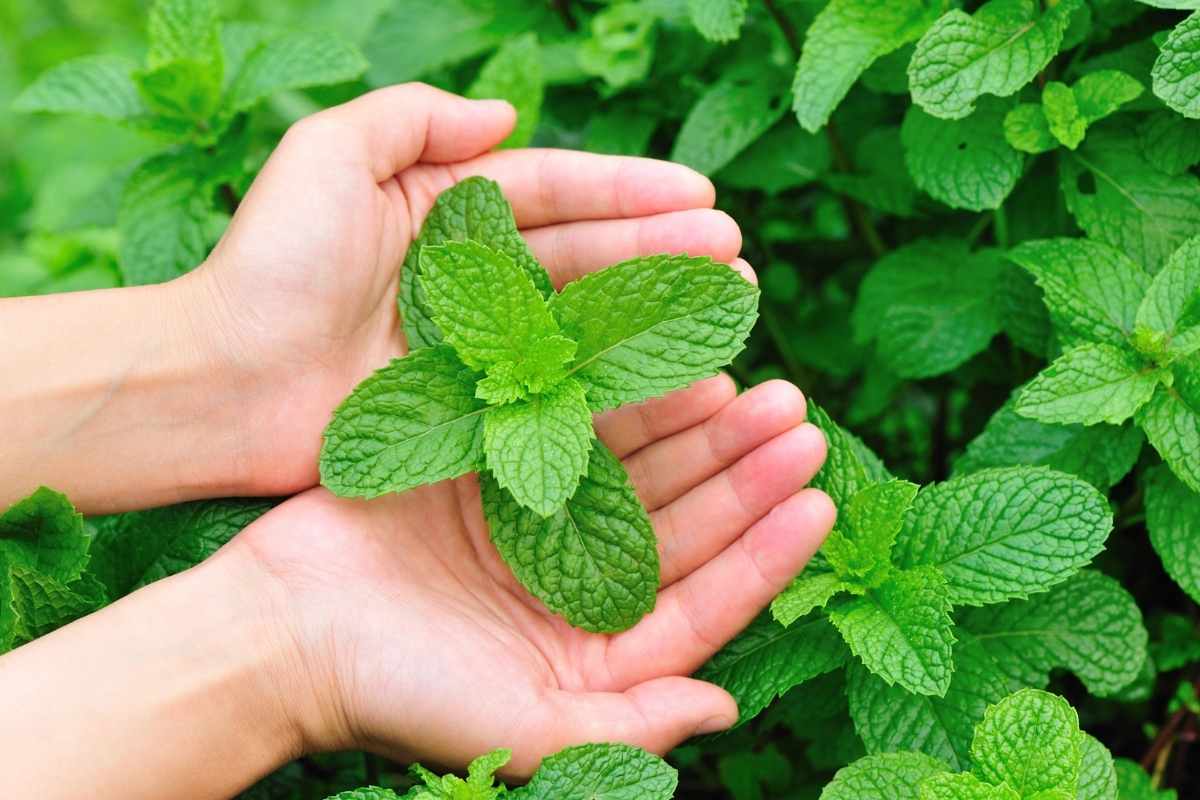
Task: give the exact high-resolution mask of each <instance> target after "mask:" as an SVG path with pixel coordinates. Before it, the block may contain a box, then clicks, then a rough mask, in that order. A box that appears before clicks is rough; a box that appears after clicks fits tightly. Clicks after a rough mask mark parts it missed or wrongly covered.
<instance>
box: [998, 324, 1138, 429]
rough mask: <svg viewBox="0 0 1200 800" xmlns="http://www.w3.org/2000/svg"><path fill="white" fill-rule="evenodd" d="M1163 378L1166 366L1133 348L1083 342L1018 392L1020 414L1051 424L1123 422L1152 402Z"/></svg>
mask: <svg viewBox="0 0 1200 800" xmlns="http://www.w3.org/2000/svg"><path fill="white" fill-rule="evenodd" d="M1161 382H1162V371H1161V370H1159V369H1156V368H1152V367H1147V366H1146V365H1144V364H1143V363H1142V362H1141V360H1140V359H1139V358H1137V357H1136V356H1134V355H1133V354H1132V353H1130V352H1129V351H1128V350H1124V349H1121V348H1118V347H1114V346H1113V345H1110V344H1084V345H1080V346H1079V347H1076V348H1074V349H1073V350H1068V351H1067V352H1066V353H1063V355H1062V356H1060V357H1059V358H1058V359H1057V360H1056V361H1055V362H1054V363H1052V364H1051V365H1050V366H1048V367H1046V369H1044V370H1042V372H1041V373H1040V374H1039V375H1038V376H1037V377H1036V378H1034V379H1033V380H1032V381H1030V383H1029V384H1028V385H1027V386H1026V387H1025V388H1024V389H1023V390H1022V391H1021V394H1020V395H1019V396H1018V397H1017V413H1019V414H1021V415H1022V416H1025V417H1030V418H1032V419H1036V420H1039V421H1041V422H1048V423H1059V424H1068V425H1069V424H1072V423H1079V424H1081V425H1095V424H1096V423H1098V422H1107V423H1109V424H1112V425H1120V424H1121V423H1122V422H1124V421H1125V420H1127V419H1129V418H1130V417H1131V416H1133V414H1134V413H1135V412H1136V411H1137V410H1138V409H1139V408H1141V407H1142V406H1144V405H1146V403H1147V402H1149V400H1150V397H1151V396H1152V395H1153V394H1154V393H1155V391H1154V390H1155V388H1156V387H1157V386H1158V385H1159V384H1160V383H1161ZM1143 427H1144V426H1143ZM1151 441H1153V439H1152V440H1151Z"/></svg>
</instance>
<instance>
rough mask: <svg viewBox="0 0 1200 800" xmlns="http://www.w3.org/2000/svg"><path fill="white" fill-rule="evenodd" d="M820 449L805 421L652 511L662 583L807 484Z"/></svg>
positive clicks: (820, 456)
mask: <svg viewBox="0 0 1200 800" xmlns="http://www.w3.org/2000/svg"><path fill="white" fill-rule="evenodd" d="M825 447H826V444H825V437H824V436H823V435H822V434H821V432H820V431H819V430H817V428H816V427H814V426H813V425H809V424H807V423H805V424H803V425H800V426H799V427H796V428H792V429H791V430H789V431H786V432H785V433H781V434H780V435H778V436H776V437H775V438H774V439H771V440H770V441H769V442H767V443H766V444H763V445H762V446H760V447H759V448H757V449H756V450H754V451H753V452H751V453H750V454H749V455H747V456H745V457H744V458H742V460H741V461H739V462H737V463H736V464H734V465H733V466H732V467H730V468H728V469H726V470H725V471H723V472H721V473H719V474H717V475H715V476H713V477H712V478H709V479H708V480H707V481H705V482H704V483H702V484H700V485H699V486H697V487H696V488H695V489H693V490H692V491H690V492H688V493H687V494H685V495H684V496H683V497H681V498H679V499H678V500H676V501H675V502H674V503H671V504H670V505H667V506H664V507H663V508H660V509H658V510H657V511H655V512H654V513H652V514H651V515H650V519H651V521H652V523H653V525H654V531H655V534H656V535H657V536H658V549H659V553H660V557H661V562H662V582H663V585H664V586H670V585H671V584H673V583H675V581H677V580H680V579H681V578H683V577H685V576H687V575H689V574H691V572H692V571H693V570H695V569H697V568H698V567H700V566H701V565H702V564H705V563H706V562H708V561H709V560H710V559H711V558H713V557H714V556H716V555H717V554H718V553H720V552H721V551H722V550H723V549H724V548H725V547H727V546H728V545H729V543H730V542H733V541H735V540H737V538H738V537H739V536H741V535H742V534H743V533H744V532H745V531H746V530H747V529H748V528H749V527H750V526H751V525H753V524H754V523H755V522H757V521H758V520H760V519H762V517H764V516H765V515H766V514H768V513H770V511H771V510H772V509H773V508H775V506H776V505H778V504H779V503H782V502H784V501H785V500H786V499H787V498H789V497H791V496H792V495H793V494H795V493H796V492H798V491H800V490H801V489H802V488H804V487H805V486H807V485H808V483H809V481H811V480H812V478H813V476H814V475H815V474H816V473H817V470H819V469H820V468H821V464H822V463H824V460H825Z"/></svg>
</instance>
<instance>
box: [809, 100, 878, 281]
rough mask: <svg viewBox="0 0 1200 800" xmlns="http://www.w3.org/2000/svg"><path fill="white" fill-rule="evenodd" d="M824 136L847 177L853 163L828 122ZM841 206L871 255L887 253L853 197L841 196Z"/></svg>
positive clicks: (836, 162)
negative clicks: (844, 208)
mask: <svg viewBox="0 0 1200 800" xmlns="http://www.w3.org/2000/svg"><path fill="white" fill-rule="evenodd" d="M825 136H826V137H827V138H828V139H829V149H830V152H832V153H833V163H834V164H835V165H836V166H837V171H838V172H842V173H845V174H847V175H849V174H853V172H854V162H853V161H851V160H850V156H849V154H848V153H847V152H846V148H845V147H843V146H842V140H841V138H840V137H839V136H838V132H837V128H836V127H835V126H834V124H833V120H830V121H829V122H828V124H826V125H825ZM841 198H842V204H843V205H844V206H845V207H846V214H847V216H849V217H850V220H851V221H852V222H853V223H854V227H855V228H857V229H858V234H859V236H861V237H862V239H863V241H864V242H865V243H866V245H867V249H869V250H870V251H871V255H873V256H875V258H879V257H880V256H882V255H883V254H884V253H886V252H887V250H888V248H887V244H886V243H885V242H884V241H883V237H882V236H880V235H879V231H878V230H877V229H876V228H875V223H874V222H872V221H871V218H870V216H868V215H867V211H866V209H865V208H863V206H862V204H861V203H859V202H858V201H857V200H855V199H854V198H853V197H849V196H847V195H841Z"/></svg>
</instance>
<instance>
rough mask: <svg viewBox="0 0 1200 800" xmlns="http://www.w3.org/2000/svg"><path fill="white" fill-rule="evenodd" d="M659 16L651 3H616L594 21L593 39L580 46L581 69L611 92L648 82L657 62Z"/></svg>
mask: <svg viewBox="0 0 1200 800" xmlns="http://www.w3.org/2000/svg"><path fill="white" fill-rule="evenodd" d="M657 21H658V14H657V13H656V11H655V10H654V9H653V8H652V7H651V6H650V4H649V3H640V2H631V3H616V4H614V5H611V6H609V7H608V8H606V9H604V10H603V11H601V12H600V13H598V14H596V15H595V16H594V17H592V23H591V25H590V26H589V29H590V30H589V33H590V34H591V36H589V37H588V38H587V39H585V40H584V41H583V42H582V43H581V44H580V46H579V50H578V55H577V58H578V62H579V66H580V67H582V68H583V71H584V72H585V73H587V74H588V75H594V76H596V77H598V78H601V79H603V80H604V82H605V84H607V86H608V88H609V89H611V90H614V91H615V90H617V89H622V88H624V87H626V86H628V85H629V84H631V83H637V82H639V81H642V80H644V79H645V78H646V76H647V74H649V72H650V66H651V64H652V63H653V61H654V32H655V23H656V22H657Z"/></svg>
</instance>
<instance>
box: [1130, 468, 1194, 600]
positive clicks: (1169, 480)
mask: <svg viewBox="0 0 1200 800" xmlns="http://www.w3.org/2000/svg"><path fill="white" fill-rule="evenodd" d="M1142 486H1143V488H1144V490H1145V494H1146V528H1147V529H1148V530H1149V531H1150V543H1151V544H1152V545H1153V546H1154V551H1155V552H1156V553H1158V557H1159V558H1161V559H1162V562H1163V567H1164V568H1165V569H1166V571H1167V574H1168V575H1170V576H1171V579H1172V580H1174V581H1175V582H1176V583H1177V584H1179V586H1180V587H1181V588H1182V589H1183V590H1184V591H1185V592H1187V593H1188V594H1189V595H1190V596H1191V597H1192V598H1193V599H1195V600H1197V601H1198V602H1200V494H1197V493H1196V492H1194V491H1192V490H1191V489H1189V488H1188V487H1187V486H1185V485H1184V484H1183V482H1182V481H1180V480H1179V479H1178V478H1176V477H1175V475H1174V474H1172V473H1171V471H1170V470H1169V469H1167V468H1166V467H1163V466H1159V467H1155V468H1154V469H1152V470H1149V471H1147V472H1146V473H1145V475H1144V476H1143V478H1142Z"/></svg>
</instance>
